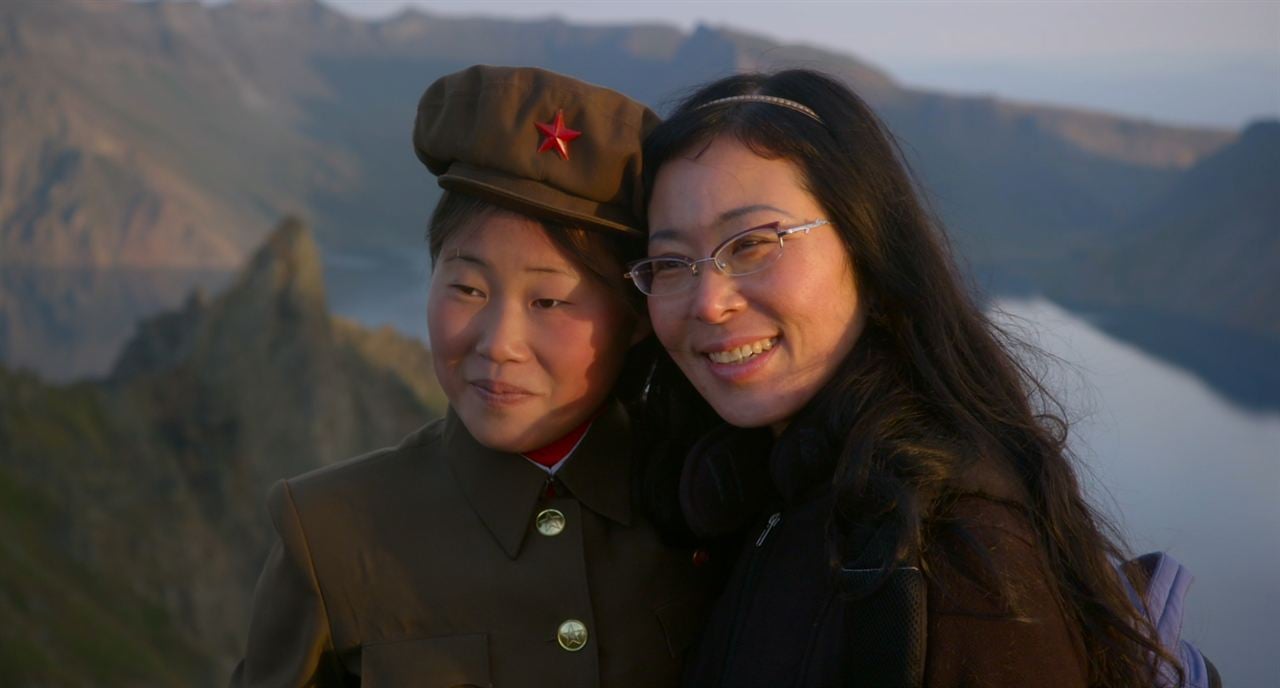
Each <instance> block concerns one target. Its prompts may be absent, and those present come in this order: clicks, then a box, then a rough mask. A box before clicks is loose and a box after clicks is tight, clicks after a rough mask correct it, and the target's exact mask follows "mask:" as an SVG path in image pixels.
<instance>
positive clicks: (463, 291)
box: [449, 284, 484, 299]
mask: <svg viewBox="0 0 1280 688" xmlns="http://www.w3.org/2000/svg"><path fill="white" fill-rule="evenodd" d="M449 288H450V289H452V290H453V291H455V292H457V293H458V294H460V295H462V296H466V297H470V298H473V299H478V298H484V292H482V291H480V290H479V289H476V288H475V287H471V286H467V285H465V284H450V285H449Z"/></svg>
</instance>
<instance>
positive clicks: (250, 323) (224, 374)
mask: <svg viewBox="0 0 1280 688" xmlns="http://www.w3.org/2000/svg"><path fill="white" fill-rule="evenodd" d="M318 255H319V254H318V250H317V248H316V245H315V242H314V240H313V239H312V237H311V234H310V233H309V231H308V230H306V229H305V228H304V227H303V225H302V224H301V223H300V222H298V221H296V220H287V221H285V222H283V223H281V225H280V226H279V227H278V228H277V229H276V230H275V232H273V233H272V234H271V235H270V236H269V238H268V240H267V242H266V243H265V244H264V245H263V247H262V248H261V249H260V250H259V251H258V252H257V253H256V254H255V255H254V256H253V257H252V259H251V260H250V262H249V264H248V265H247V267H245V268H244V269H243V270H242V271H241V272H240V274H239V275H238V276H237V278H236V279H235V281H234V283H233V285H232V286H230V287H229V288H228V289H227V290H226V291H225V292H223V293H221V294H219V295H217V296H216V297H212V298H208V297H204V296H201V295H199V294H195V295H193V296H191V297H190V298H189V299H187V301H186V303H185V305H184V306H183V307H182V308H181V309H180V310H178V311H174V312H171V313H166V314H163V315H160V316H157V317H155V318H152V319H150V320H148V321H146V322H144V323H142V324H141V325H140V326H139V328H138V331H137V334H136V335H135V337H134V338H133V340H132V341H131V342H130V343H129V344H128V345H127V347H126V349H125V351H124V353H123V354H122V355H121V357H120V359H119V362H118V364H117V365H116V367H115V370H114V372H113V374H112V375H111V377H110V379H109V380H106V381H104V382H100V383H82V384H79V385H72V386H63V387H55V386H50V385H47V384H44V383H42V382H40V381H39V380H38V379H36V378H35V377H33V376H31V375H29V374H14V373H9V372H3V373H0V510H3V512H0V513H3V514H4V518H0V541H2V542H3V544H0V571H3V572H0V613H3V615H4V618H5V619H6V620H9V619H14V620H15V622H7V623H6V624H4V625H3V626H4V627H3V628H0V648H4V649H3V650H0V675H4V676H6V685H86V684H93V685H139V684H143V685H217V684H220V683H222V682H223V681H224V679H225V675H226V672H227V671H229V667H230V663H231V662H232V660H233V659H234V657H236V656H237V653H238V652H239V651H240V648H241V646H242V642H243V638H244V633H245V630H246V627H247V619H248V611H249V597H250V593H251V591H252V586H253V583H254V581H255V580H256V576H257V573H258V569H259V567H260V566H261V562H262V559H263V557H264V556H265V552H266V548H267V547H268V546H269V543H270V540H271V533H270V531H269V528H268V522H267V519H266V517H265V513H264V511H263V509H262V506H261V504H262V499H263V497H264V496H265V493H266V489H267V488H268V487H269V485H270V484H271V483H272V482H273V481H275V480H278V479H280V478H283V477H287V476H289V475H294V474H297V473H300V472H303V471H306V470H309V469H311V468H314V467H317V466H320V465H323V464H326V463H330V462H333V461H336V460H339V459H342V458H346V457H350V456H353V455H356V454H359V453H362V452H364V451H368V450H371V449H374V448H377V447H380V446H385V445H388V444H391V443H394V442H396V441H398V440H399V439H400V438H401V437H402V436H403V435H405V434H407V433H408V432H410V431H412V430H413V429H414V428H416V427H418V426H420V425H421V424H422V423H424V422H426V421H427V420H429V419H430V418H431V417H433V416H434V415H436V414H438V413H439V412H440V411H441V410H442V409H443V406H444V400H443V397H442V395H441V394H440V393H439V390H438V388H437V387H436V386H435V384H434V380H433V378H432V377H431V373H430V371H431V365H430V355H429V353H428V352H427V351H426V350H425V349H424V348H423V347H422V346H421V345H420V344H418V343H416V342H414V341H412V340H408V339H406V338H404V337H401V336H400V335H397V334H395V333H392V332H390V331H386V330H384V331H377V332H370V331H368V330H365V329H363V328H361V327H358V326H356V325H353V324H351V323H348V322H345V321H342V320H339V319H335V318H333V317H332V316H330V315H329V313H328V311H327V307H326V300H325V293H324V284H323V281H322V279H321V268H320V263H319V258H318Z"/></svg>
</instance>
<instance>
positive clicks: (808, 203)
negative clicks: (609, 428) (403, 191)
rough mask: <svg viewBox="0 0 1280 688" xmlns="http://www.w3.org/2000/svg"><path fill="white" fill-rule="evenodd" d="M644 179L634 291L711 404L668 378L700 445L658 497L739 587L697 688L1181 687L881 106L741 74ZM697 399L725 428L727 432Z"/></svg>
mask: <svg viewBox="0 0 1280 688" xmlns="http://www.w3.org/2000/svg"><path fill="white" fill-rule="evenodd" d="M645 169H646V191H647V194H648V208H649V217H648V220H649V227H650V234H649V244H648V257H647V258H645V259H643V260H640V261H637V262H634V263H632V264H631V265H630V270H629V272H628V273H627V276H628V277H629V278H630V279H632V280H633V281H634V283H635V285H636V286H637V287H638V288H639V289H640V290H641V291H642V292H644V293H645V294H647V295H648V305H649V314H650V317H651V320H652V323H653V328H654V331H655V333H656V334H657V336H658V338H659V340H660V341H661V342H662V344H663V346H664V347H665V349H666V350H667V352H669V354H670V358H671V361H673V362H674V363H675V365H676V366H677V367H678V368H679V372H680V373H683V375H684V376H685V378H687V381H688V383H691V384H692V390H690V389H689V388H688V386H687V385H685V383H684V381H683V380H682V379H680V378H679V377H678V376H677V375H664V374H663V373H662V371H659V373H657V374H656V375H655V376H654V378H653V380H652V381H651V384H650V390H649V391H650V406H651V408H653V409H654V410H655V413H656V414H658V415H657V419H656V420H655V421H654V422H657V423H659V427H660V428H662V432H661V433H655V434H661V435H663V436H669V437H679V436H681V435H682V434H684V435H689V434H690V433H697V434H699V436H700V439H699V440H698V441H697V442H696V445H695V446H693V448H692V450H691V451H689V452H688V454H687V456H686V455H685V454H684V453H683V452H679V454H680V456H679V461H678V462H674V463H672V464H668V465H667V466H666V470H668V471H672V472H674V471H676V470H678V471H679V477H678V480H677V479H676V478H673V477H671V476H670V475H668V476H667V478H668V479H665V480H664V477H663V475H662V471H663V470H664V465H663V463H662V462H661V461H658V462H657V463H655V467H654V471H655V474H654V475H652V476H650V479H649V483H648V484H649V485H651V486H662V485H668V486H674V485H676V484H677V483H678V488H675V487H671V488H670V489H669V490H668V491H667V492H666V493H665V495H666V497H667V498H668V503H667V504H666V505H665V506H666V509H667V513H678V514H679V515H681V516H683V519H684V521H685V524H686V525H687V527H688V528H690V529H691V530H692V531H693V532H694V534H696V535H698V536H700V537H703V538H709V539H719V542H722V543H724V542H728V543H730V545H729V549H730V552H729V557H728V558H729V559H730V561H731V566H732V572H731V573H730V574H729V576H728V582H727V587H726V589H725V592H724V593H723V595H722V596H721V598H720V600H719V602H718V604H717V607H716V609H715V612H714V614H713V617H712V619H711V622H710V624H709V626H708V628H707V630H706V632H705V633H704V635H703V637H702V639H701V642H700V646H699V648H698V651H697V655H696V656H695V658H694V659H693V660H692V662H691V664H690V665H688V666H687V669H686V672H685V684H686V685H689V686H699V687H702V686H734V687H747V686H768V687H771V688H773V687H777V686H836V685H840V686H845V685H866V686H897V685H928V686H978V685H982V686H1030V685H1035V686H1139V685H1152V683H1153V682H1154V680H1155V674H1156V669H1155V668H1154V667H1153V662H1152V661H1151V658H1152V657H1156V658H1159V659H1160V660H1161V661H1163V662H1164V665H1163V666H1165V667H1166V673H1168V668H1169V667H1172V666H1176V662H1174V661H1173V658H1172V656H1171V655H1170V654H1169V653H1168V652H1166V651H1165V650H1164V649H1163V648H1162V646H1161V645H1160V643H1159V641H1158V640H1157V636H1156V633H1155V629H1154V628H1153V626H1152V625H1151V624H1150V623H1149V622H1147V621H1146V620H1145V617H1144V616H1143V615H1141V614H1139V612H1138V610H1137V609H1135V606H1134V603H1133V602H1131V600H1130V597H1129V595H1128V592H1127V588H1126V585H1125V581H1122V580H1121V576H1119V575H1117V572H1116V569H1115V568H1114V567H1113V564H1112V562H1113V561H1119V560H1121V558H1122V557H1121V551H1120V549H1119V546H1118V545H1117V536H1116V535H1115V534H1114V532H1113V531H1112V530H1111V528H1110V526H1109V525H1108V524H1107V523H1106V521H1105V520H1104V519H1103V518H1102V516H1101V515H1100V514H1099V513H1098V512H1097V511H1096V510H1095V509H1093V508H1092V507H1091V506H1090V505H1089V504H1088V503H1087V502H1086V500H1085V498H1084V496H1083V494H1082V492H1081V488H1080V484H1079V482H1078V480H1077V478H1076V474H1075V471H1074V470H1073V468H1072V465H1071V461H1070V457H1069V454H1068V450H1067V447H1066V430H1067V426H1066V423H1065V422H1064V421H1063V420H1062V418H1061V413H1060V412H1058V411H1057V409H1056V406H1054V405H1053V401H1052V399H1050V398H1049V397H1048V396H1047V395H1046V394H1045V391H1044V389H1043V387H1042V386H1041V384H1040V382H1039V381H1038V380H1037V379H1036V377H1035V376H1034V375H1033V374H1032V372H1031V371H1030V370H1029V369H1028V368H1027V367H1026V364H1025V363H1024V362H1023V359H1020V358H1018V357H1016V356H1015V355H1014V351H1013V348H1014V347H1015V345H1016V343H1015V342H1013V341H1011V340H1010V339H1009V338H1008V337H1007V336H1005V335H1004V334H1003V333H1002V332H1001V331H1000V330H998V329H997V328H996V327H995V326H994V325H993V324H992V323H991V322H990V321H989V320H988V319H987V317H986V316H985V315H984V314H983V311H982V310H981V309H980V308H979V307H978V305H977V304H976V303H975V302H974V300H973V298H972V297H971V296H970V294H969V293H968V291H967V290H966V289H965V286H964V284H963V282H962V280H961V279H960V277H959V275H958V273H957V270H956V267H955V264H954V261H953V259H952V257H951V255H950V253H949V250H948V247H947V244H946V241H945V239H944V237H943V235H942V233H941V232H940V231H939V229H938V227H937V226H936V225H935V224H934V222H933V221H932V220H931V218H930V216H929V214H928V212H927V211H926V209H925V208H924V207H923V206H922V204H921V202H920V200H919V197H918V196H917V193H916V191H915V189H914V188H913V185H912V182H911V179H910V176H909V174H908V172H907V170H906V168H905V165H904V164H903V163H902V160H901V156H900V153H899V151H898V150H897V148H896V146H895V144H894V143H893V140H892V138H891V136H890V135H889V133H888V132H887V131H886V130H885V129H884V128H883V126H882V125H881V124H880V123H879V122H878V120H877V119H876V117H875V115H874V114H873V113H872V112H871V110H870V109H869V108H868V107H867V106H866V104H865V103H863V102H862V101H861V100H860V99H859V98H858V97H857V96H856V95H855V94H853V93H852V92H850V91H849V90H848V89H847V88H846V87H844V86H843V85H841V84H839V83H838V82H835V81H833V80H832V79H830V78H828V77H825V76H822V75H820V74H816V73H814V72H810V71H787V72H781V73H778V74H774V75H739V76H733V77H728V78H725V79H722V80H720V81H717V82H715V83H712V84H710V85H709V86H706V87H704V88H703V89H702V90H700V91H698V92H697V93H695V94H694V95H693V96H691V97H690V98H688V99H687V100H686V101H684V103H683V104H681V105H680V106H679V107H678V108H677V110H676V111H675V113H674V114H673V115H672V116H671V117H670V118H669V119H668V120H667V121H666V122H664V123H663V124H661V125H660V126H659V127H658V128H657V129H656V130H654V131H653V132H652V133H651V134H650V136H649V137H648V139H647V141H646V147H645ZM694 390H696V392H697V394H698V395H700V396H701V398H702V399H704V400H705V402H706V404H708V405H709V407H710V409H712V410H714V412H715V413H716V414H718V415H719V416H720V417H721V418H722V419H723V420H724V421H727V423H728V425H727V426H721V427H719V428H717V429H714V430H711V431H709V432H704V430H705V427H703V426H702V425H701V421H700V420H699V419H700V418H705V417H707V415H708V414H705V413H699V408H698V405H697V404H698V402H697V400H696V397H692V398H691V393H692V391H694ZM676 464H678V466H677V465H676ZM652 492H653V494H654V499H655V501H657V502H659V503H657V504H655V507H654V508H655V509H656V510H658V511H661V510H662V509H663V507H664V505H663V504H662V503H661V501H662V498H663V496H664V493H663V492H662V490H661V489H657V488H655V489H653V490H652ZM677 495H678V499H676V498H675V497H676V496H677ZM713 556H715V554H713ZM1133 575H1134V576H1136V575H1137V574H1136V572H1135V573H1134V574H1133ZM1173 671H1175V672H1176V671H1179V670H1173ZM1174 678H1177V676H1174Z"/></svg>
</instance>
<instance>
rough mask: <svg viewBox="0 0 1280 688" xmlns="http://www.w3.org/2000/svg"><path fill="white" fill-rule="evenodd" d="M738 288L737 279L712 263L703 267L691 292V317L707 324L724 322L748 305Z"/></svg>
mask: <svg viewBox="0 0 1280 688" xmlns="http://www.w3.org/2000/svg"><path fill="white" fill-rule="evenodd" d="M738 286H739V285H738V281H737V279H735V278H733V277H730V276H728V275H726V274H724V273H723V272H720V271H719V270H717V269H716V268H715V267H714V266H713V265H711V264H710V263H708V264H706V265H704V266H702V269H701V270H698V275H697V277H695V278H694V284H693V289H692V290H691V291H690V292H689V304H690V311H691V312H690V315H691V316H692V317H694V318H697V319H698V320H701V321H703V322H707V323H712V324H715V323H720V322H724V321H725V320H726V319H728V318H729V317H731V316H732V315H733V314H734V313H736V312H738V311H740V310H742V308H743V307H744V306H745V305H746V299H745V298H744V297H743V295H742V292H740V291H738Z"/></svg>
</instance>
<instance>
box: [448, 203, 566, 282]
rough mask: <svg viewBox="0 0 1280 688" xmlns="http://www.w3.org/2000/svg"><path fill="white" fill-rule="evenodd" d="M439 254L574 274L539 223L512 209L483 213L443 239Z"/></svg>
mask: <svg viewBox="0 0 1280 688" xmlns="http://www.w3.org/2000/svg"><path fill="white" fill-rule="evenodd" d="M440 258H441V260H442V261H444V262H445V263H450V262H461V263H463V264H470V265H475V266H488V267H492V268H495V269H502V270H516V271H519V272H532V273H538V272H542V273H548V274H556V273H561V274H564V275H567V276H578V274H579V271H578V269H577V267H576V266H575V265H574V263H573V261H572V260H571V259H570V258H569V257H568V256H566V255H565V254H564V251H563V250H562V249H561V248H560V247H559V246H557V245H556V243H555V241H553V240H552V239H551V237H550V236H549V235H548V234H547V230H546V228H544V227H543V226H542V223H540V222H538V221H537V220H534V219H532V218H529V217H525V216H523V215H518V214H515V213H486V214H484V215H482V216H479V217H477V218H476V219H475V220H474V221H473V222H472V223H470V224H469V226H466V227H462V228H460V230H459V231H457V232H455V233H454V234H453V235H452V236H450V237H449V239H448V240H447V241H446V242H445V244H444V246H443V247H442V249H441V255H440Z"/></svg>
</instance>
